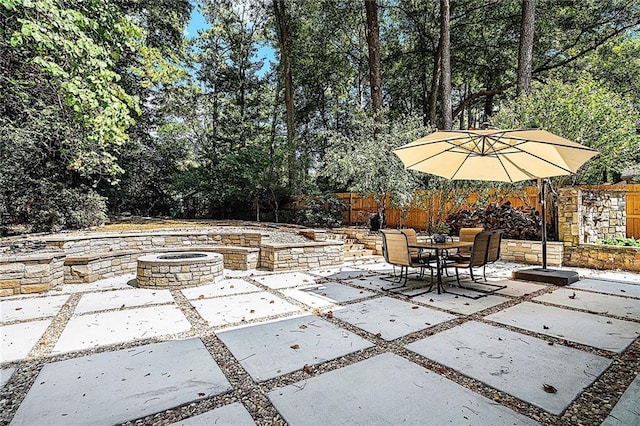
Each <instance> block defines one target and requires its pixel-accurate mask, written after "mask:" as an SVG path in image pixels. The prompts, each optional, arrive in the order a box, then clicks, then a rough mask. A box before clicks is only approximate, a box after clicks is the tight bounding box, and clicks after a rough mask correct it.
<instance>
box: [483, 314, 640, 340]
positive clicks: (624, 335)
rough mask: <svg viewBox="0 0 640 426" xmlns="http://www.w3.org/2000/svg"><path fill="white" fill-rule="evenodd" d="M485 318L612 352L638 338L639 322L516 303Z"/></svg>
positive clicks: (639, 333) (639, 331)
mask: <svg viewBox="0 0 640 426" xmlns="http://www.w3.org/2000/svg"><path fill="white" fill-rule="evenodd" d="M486 319H488V320H491V321H495V322H498V323H500V324H505V325H511V326H514V327H518V328H521V329H524V330H529V331H534V332H536V333H541V334H546V335H548V336H553V337H558V338H561V339H567V340H569V341H572V342H576V343H581V344H583V345H588V346H592V347H594V348H600V349H604V350H607V351H611V352H622V351H623V350H624V349H625V348H626V347H627V346H629V344H630V343H631V342H633V341H634V340H635V339H636V338H637V337H638V336H639V335H640V323H635V322H630V321H623V320H619V319H615V318H609V317H605V316H600V315H595V314H588V313H585V312H578V311H572V310H569V309H564V308H558V307H553V306H545V305H541V304H539V303H532V302H522V303H519V304H517V305H515V306H512V307H510V308H508V309H505V310H503V311H500V312H497V313H495V314H492V315H489V316H487V317H486ZM586 330H588V333H587V332H585V331H586Z"/></svg>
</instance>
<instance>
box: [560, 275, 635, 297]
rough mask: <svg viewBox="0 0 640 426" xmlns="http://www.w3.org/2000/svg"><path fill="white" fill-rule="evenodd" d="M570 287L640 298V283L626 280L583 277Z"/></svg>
mask: <svg viewBox="0 0 640 426" xmlns="http://www.w3.org/2000/svg"><path fill="white" fill-rule="evenodd" d="M569 287H574V288H582V289H585V290H593V291H597V292H598V293H607V294H616V295H621V296H627V297H635V298H637V299H640V283H627V282H624V281H611V280H602V279H595V278H586V279H581V280H580V281H578V282H575V283H573V284H571V285H570V286H569Z"/></svg>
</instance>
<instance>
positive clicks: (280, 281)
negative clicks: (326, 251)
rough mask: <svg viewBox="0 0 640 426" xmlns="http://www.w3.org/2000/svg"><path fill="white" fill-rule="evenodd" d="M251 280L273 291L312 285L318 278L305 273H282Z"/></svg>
mask: <svg viewBox="0 0 640 426" xmlns="http://www.w3.org/2000/svg"><path fill="white" fill-rule="evenodd" d="M252 278H253V279H254V280H256V281H257V282H259V283H260V284H263V285H265V286H267V287H269V288H273V289H280V288H287V287H298V286H301V285H309V284H314V283H315V282H316V280H317V279H318V277H315V276H313V275H310V274H307V273H305V272H284V273H280V274H269V275H261V276H258V277H252Z"/></svg>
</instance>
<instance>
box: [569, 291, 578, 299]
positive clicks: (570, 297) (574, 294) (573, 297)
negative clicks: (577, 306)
mask: <svg viewBox="0 0 640 426" xmlns="http://www.w3.org/2000/svg"><path fill="white" fill-rule="evenodd" d="M575 298H576V292H575V291H574V292H573V294H572V295H571V296H569V299H575Z"/></svg>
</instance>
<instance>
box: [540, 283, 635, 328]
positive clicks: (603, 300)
mask: <svg viewBox="0 0 640 426" xmlns="http://www.w3.org/2000/svg"><path fill="white" fill-rule="evenodd" d="M533 300H536V301H539V302H546V303H551V304H554V305H561V306H569V307H571V308H576V309H582V310H585V311H589V312H593V313H596V314H609V315H615V316H617V317H623V318H629V319H634V320H637V321H640V301H639V300H637V299H632V298H625V297H618V296H611V295H608V294H602V293H591V292H588V291H580V290H572V289H567V288H559V289H557V290H554V291H553V292H551V293H547V294H543V295H542V296H538V297H536V298H535V299H533Z"/></svg>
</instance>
